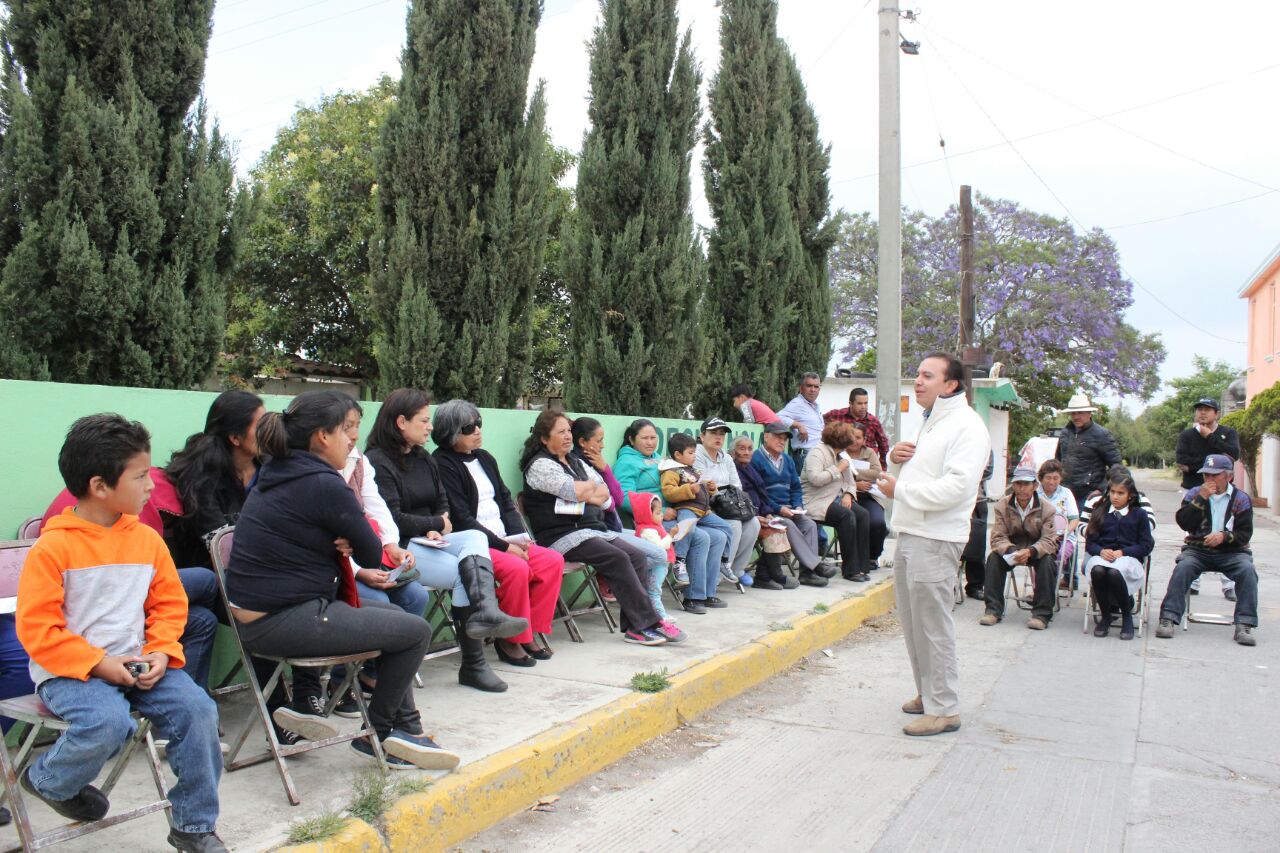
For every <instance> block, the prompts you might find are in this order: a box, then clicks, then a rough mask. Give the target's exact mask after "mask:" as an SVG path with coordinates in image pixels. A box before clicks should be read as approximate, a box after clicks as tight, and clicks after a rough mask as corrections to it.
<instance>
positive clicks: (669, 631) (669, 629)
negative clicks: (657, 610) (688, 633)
mask: <svg viewBox="0 0 1280 853" xmlns="http://www.w3.org/2000/svg"><path fill="white" fill-rule="evenodd" d="M654 630H655V631H657V632H658V633H659V634H661V635H662V639H664V640H666V641H667V642H668V643H678V642H680V641H681V640H683V639H684V638H685V633H684V631H681V630H680V629H679V628H677V627H676V625H675V623H674V622H670V621H668V620H666V619H663V620H662V621H661V622H659V623H658V627H657V628H654Z"/></svg>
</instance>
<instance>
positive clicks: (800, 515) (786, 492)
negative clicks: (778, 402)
mask: <svg viewBox="0 0 1280 853" xmlns="http://www.w3.org/2000/svg"><path fill="white" fill-rule="evenodd" d="M790 433H791V430H790V429H789V428H788V427H787V426H786V425H784V424H783V423H782V422H780V421H775V422H774V423H771V424H765V427H764V436H763V437H762V438H761V439H760V443H761V447H760V449H759V450H757V451H756V452H755V455H753V456H752V457H751V467H752V468H754V469H755V470H756V471H757V472H758V473H759V474H760V479H762V480H764V488H765V492H766V493H767V494H768V495H769V500H770V501H772V502H773V503H774V505H776V506H777V507H778V515H780V516H782V517H783V518H787V519H790V520H791V521H793V522H795V524H796V527H797V528H800V527H802V525H803V526H806V527H807V526H810V525H813V524H814V521H813V519H811V518H809V516H808V515H806V514H805V512H804V490H803V489H802V488H801V486H800V475H799V473H797V472H796V463H795V462H794V461H792V459H791V457H790V456H788V455H787V436H788V435H790ZM835 573H836V568H835V566H832V565H829V564H826V563H819V564H818V566H817V567H816V568H814V569H813V571H808V570H805V569H803V568H802V569H801V570H800V583H802V584H804V585H805V586H826V585H827V578H829V577H832V576H833V575H835Z"/></svg>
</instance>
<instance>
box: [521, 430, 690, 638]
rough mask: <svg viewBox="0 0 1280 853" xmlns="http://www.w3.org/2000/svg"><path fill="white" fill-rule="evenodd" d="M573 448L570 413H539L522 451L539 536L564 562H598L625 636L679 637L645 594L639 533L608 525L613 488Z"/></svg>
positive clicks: (532, 520) (528, 498)
mask: <svg viewBox="0 0 1280 853" xmlns="http://www.w3.org/2000/svg"><path fill="white" fill-rule="evenodd" d="M572 451H573V431H572V429H571V427H570V425H569V418H568V417H566V416H565V415H564V414H563V413H561V412H550V411H544V412H542V413H541V414H539V415H538V419H537V420H536V421H534V423H533V428H532V429H531V430H530V432H529V438H528V439H527V440H526V441H525V445H524V451H523V452H522V453H521V454H520V470H521V471H522V472H523V473H524V481H525V486H526V489H525V493H524V501H525V511H526V512H527V513H528V516H529V526H530V527H531V528H532V529H533V535H534V538H535V539H536V540H537V542H538V544H539V545H542V546H544V547H547V548H552V549H554V550H556V551H559V552H560V553H561V554H563V555H564V557H565V559H566V560H577V561H579V562H583V563H586V564H587V565H589V566H592V567H594V568H595V570H596V572H597V573H598V574H599V575H601V576H602V577H603V578H604V579H605V580H606V581H608V583H609V586H610V587H611V588H612V589H613V594H614V596H615V597H616V598H617V601H618V608H619V610H621V611H622V618H621V620H620V621H621V624H622V630H623V639H625V640H626V641H627V642H629V643H639V644H641V645H646V646H659V645H662V644H664V643H668V642H679V641H680V640H682V639H684V634H683V632H681V631H680V629H679V628H677V627H676V626H675V625H673V624H672V623H670V622H664V621H663V620H662V619H661V617H659V615H658V613H657V611H655V610H654V608H653V603H652V602H651V601H650V600H649V596H648V594H647V593H646V592H645V587H646V586H647V585H648V581H649V565H648V562H649V561H648V557H647V555H646V554H645V552H644V551H643V550H641V549H640V548H639V547H638V546H636V545H635V544H634V542H635V537H628V536H621V535H619V534H617V533H614V532H613V531H612V530H609V528H608V527H606V526H605V523H604V520H603V513H602V511H601V509H600V508H601V507H602V506H603V505H605V504H606V503H608V502H609V500H610V496H609V489H608V487H606V486H605V485H604V484H603V483H599V482H596V481H594V480H592V479H591V477H590V476H589V475H588V474H587V472H586V470H585V469H584V467H583V464H582V462H581V461H580V460H579V459H578V458H577V457H576V456H574V455H573V452H572Z"/></svg>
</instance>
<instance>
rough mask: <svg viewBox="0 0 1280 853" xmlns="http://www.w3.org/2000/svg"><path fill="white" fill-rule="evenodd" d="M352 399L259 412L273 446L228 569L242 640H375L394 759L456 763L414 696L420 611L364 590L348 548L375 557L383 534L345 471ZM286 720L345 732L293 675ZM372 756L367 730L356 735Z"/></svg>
mask: <svg viewBox="0 0 1280 853" xmlns="http://www.w3.org/2000/svg"><path fill="white" fill-rule="evenodd" d="M353 403H354V401H353V400H352V399H351V398H350V397H347V396H346V395H344V394H341V393H338V392H336V391H309V392H307V393H305V394H300V395H299V396H297V397H295V398H294V400H293V402H291V403H290V404H289V407H288V408H287V409H286V410H285V411H284V413H283V414H280V413H276V412H271V413H269V414H266V415H263V416H262V419H261V420H260V421H259V423H258V430H257V437H258V444H259V446H260V448H261V449H262V452H263V453H264V454H266V455H267V456H268V457H270V458H269V459H268V460H267V461H266V462H265V463H264V464H263V466H262V469H261V471H260V472H259V476H258V483H257V486H256V487H255V488H254V490H253V491H252V492H251V493H250V494H249V497H248V498H247V499H246V500H245V504H244V508H243V509H242V510H241V512H240V518H239V520H238V521H237V522H236V533H235V541H234V544H233V545H232V549H231V561H230V566H229V568H228V571H227V597H228V599H230V600H231V601H232V602H234V605H233V606H232V608H231V610H232V614H231V615H232V616H233V618H235V620H236V622H237V623H238V624H239V633H240V639H241V641H242V642H243V643H244V646H245V648H246V649H247V650H248V651H250V652H252V653H254V654H259V655H278V656H288V657H306V656H312V655H315V656H321V655H342V654H351V653H355V652H367V651H374V650H376V651H378V652H380V653H381V654H380V656H379V658H378V683H377V685H376V686H375V687H374V688H373V697H372V698H371V700H370V702H369V718H370V721H371V722H372V724H373V727H374V729H375V730H376V731H377V736H378V739H379V740H380V741H381V742H382V747H383V750H384V751H385V752H386V753H387V755H388V756H389V757H388V761H389V762H392V763H395V762H399V763H401V764H404V763H408V764H412V765H415V766H417V767H421V768H424V769H429V770H451V769H453V768H454V767H456V766H457V765H458V761H459V758H458V756H457V755H456V754H454V753H452V752H449V751H448V750H446V749H443V748H441V747H440V746H439V745H438V744H436V743H435V742H434V741H433V740H432V739H431V738H429V737H427V736H426V734H424V732H423V728H422V722H421V719H420V717H419V715H418V711H417V708H416V707H415V705H414V701H413V691H412V687H413V676H414V674H415V673H416V672H417V671H418V667H419V666H420V665H421V664H422V657H423V654H424V653H425V652H426V650H427V646H428V644H429V643H430V642H431V627H430V626H429V625H428V624H427V623H426V621H424V620H423V619H422V618H421V617H417V616H412V615H410V614H408V613H405V612H404V611H403V610H401V609H400V608H398V607H395V606H394V605H391V604H382V603H380V602H372V601H371V602H366V603H365V604H364V605H363V606H355V605H353V604H349V603H348V601H354V599H355V579H354V577H352V576H351V569H350V565H349V564H344V563H343V562H341V561H340V557H341V556H344V555H345V556H349V557H353V558H354V559H355V560H356V561H357V562H358V563H360V564H362V565H366V566H376V565H378V563H379V562H380V561H381V559H382V543H381V542H380V541H379V540H378V537H377V536H376V535H375V534H374V532H373V528H372V527H371V526H370V525H369V522H368V521H367V520H366V519H365V516H364V511H363V510H362V509H361V507H360V504H359V503H358V502H357V501H356V497H355V495H354V494H352V492H351V489H349V488H348V487H347V484H346V482H345V481H344V480H343V479H342V475H341V474H340V473H339V471H340V470H341V469H342V467H343V465H345V464H346V461H347V454H348V453H349V452H350V450H351V447H352V446H353V442H352V440H351V438H350V436H349V435H348V433H347V432H346V431H345V430H344V429H343V424H344V422H345V420H346V416H347V412H349V411H350V410H351V408H352V405H353ZM274 716H275V721H276V723H277V724H278V725H281V726H283V727H284V728H287V729H290V730H291V731H294V732H297V733H298V734H300V735H302V736H303V737H306V738H309V739H313V740H319V739H323V738H324V737H329V736H332V735H333V734H336V731H337V730H336V729H335V728H334V727H333V725H332V724H331V723H330V722H329V721H328V720H327V719H326V718H325V714H324V702H323V700H322V699H321V697H320V696H319V695H318V694H314V693H304V692H303V690H302V688H301V687H300V686H299V684H298V682H297V681H296V680H295V690H294V701H293V704H292V706H291V707H288V708H279V709H277V710H276V712H275V714H274ZM351 746H352V748H353V749H354V750H355V751H356V752H357V753H359V754H361V755H362V756H366V757H373V756H374V751H373V746H372V744H370V743H369V742H368V741H367V740H363V739H362V740H356V741H352V742H351Z"/></svg>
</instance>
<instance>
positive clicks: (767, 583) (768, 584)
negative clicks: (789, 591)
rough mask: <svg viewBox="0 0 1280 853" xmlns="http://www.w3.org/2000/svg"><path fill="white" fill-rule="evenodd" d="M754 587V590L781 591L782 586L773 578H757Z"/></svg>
mask: <svg viewBox="0 0 1280 853" xmlns="http://www.w3.org/2000/svg"><path fill="white" fill-rule="evenodd" d="M755 585H756V589H782V584H780V583H778V582H777V581H776V580H774V579H773V578H764V577H757V578H756V584H755Z"/></svg>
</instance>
